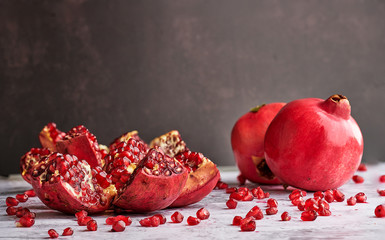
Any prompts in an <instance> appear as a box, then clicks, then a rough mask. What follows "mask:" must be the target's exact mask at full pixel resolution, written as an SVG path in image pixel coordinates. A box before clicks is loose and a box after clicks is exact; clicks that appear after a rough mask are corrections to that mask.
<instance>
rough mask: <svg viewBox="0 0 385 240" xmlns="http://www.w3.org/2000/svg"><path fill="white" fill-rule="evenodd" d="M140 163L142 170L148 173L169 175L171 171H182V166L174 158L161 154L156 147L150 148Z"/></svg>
mask: <svg viewBox="0 0 385 240" xmlns="http://www.w3.org/2000/svg"><path fill="white" fill-rule="evenodd" d="M140 164H141V167H142V168H143V171H144V172H145V173H146V174H149V175H155V176H159V175H164V176H171V175H172V174H173V173H174V174H180V173H182V172H183V166H182V165H181V164H180V163H179V162H178V161H177V160H175V158H171V157H169V156H167V155H166V154H163V152H162V150H160V148H158V147H155V148H151V149H150V150H149V151H148V153H147V155H146V156H145V158H144V160H143V161H142V162H141V163H140Z"/></svg>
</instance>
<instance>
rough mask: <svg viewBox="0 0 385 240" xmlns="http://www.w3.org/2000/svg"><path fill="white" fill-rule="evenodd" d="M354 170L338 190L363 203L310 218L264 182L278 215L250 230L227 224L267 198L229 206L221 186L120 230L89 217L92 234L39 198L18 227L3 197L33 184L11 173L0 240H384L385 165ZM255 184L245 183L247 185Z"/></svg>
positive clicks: (232, 179) (0, 188) (226, 173)
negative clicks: (377, 212) (200, 217)
mask: <svg viewBox="0 0 385 240" xmlns="http://www.w3.org/2000/svg"><path fill="white" fill-rule="evenodd" d="M221 174H222V180H223V181H224V182H226V183H228V184H229V185H230V186H237V181H236V176H237V175H238V171H237V170H236V169H235V168H232V169H228V168H221ZM357 174H359V175H361V176H363V177H364V179H365V182H364V183H362V184H355V183H354V182H353V181H349V182H348V183H346V184H345V185H344V186H342V187H341V188H340V190H341V191H342V192H343V193H344V194H345V196H346V198H345V199H347V198H349V197H350V196H354V195H355V194H357V193H358V192H364V193H365V194H366V195H367V197H368V200H367V203H357V204H356V205H355V206H348V205H347V204H346V200H345V201H344V202H333V203H331V204H330V210H331V212H332V215H331V216H328V217H318V218H317V219H316V220H315V221H312V222H303V221H301V220H300V213H301V212H300V211H299V210H298V209H297V207H295V206H293V205H292V204H291V203H290V201H289V199H288V195H289V193H290V192H291V190H292V189H291V188H289V189H287V190H284V189H283V187H282V186H262V188H263V189H264V190H265V191H268V192H270V197H272V198H275V199H276V200H277V201H278V204H279V205H278V210H279V212H278V214H276V215H270V216H268V215H265V217H264V218H263V219H262V220H259V221H256V225H257V228H256V231H254V232H240V228H239V227H237V226H232V225H231V223H232V220H233V217H234V216H236V215H240V216H245V215H246V213H247V212H248V211H249V210H250V209H251V208H252V207H253V206H255V205H258V206H259V207H260V208H261V209H262V210H263V211H265V209H266V200H267V199H263V200H256V199H255V200H253V201H250V202H239V204H238V206H237V208H236V209H228V208H227V207H226V205H225V202H226V201H227V199H228V194H226V193H225V191H224V190H213V191H212V192H211V194H210V195H209V196H207V197H206V198H205V199H203V200H202V201H200V202H199V203H196V204H193V205H190V206H188V207H184V208H179V209H165V210H161V211H157V212H154V213H149V214H128V215H129V216H130V217H131V218H132V220H133V222H132V224H131V226H128V227H127V228H126V230H125V231H124V232H119V233H117V232H111V231H110V230H111V226H109V225H106V224H105V220H106V218H107V217H109V216H112V215H113V214H112V213H105V214H101V215H96V216H93V218H94V219H95V220H96V221H97V222H98V230H97V231H96V232H90V231H88V230H87V229H86V227H85V226H78V225H77V222H76V221H75V217H74V216H69V215H65V214H62V213H60V212H57V211H54V210H51V209H48V208H47V207H46V206H45V205H43V204H42V203H41V201H40V200H39V199H38V198H37V197H35V198H30V199H29V200H28V201H27V202H26V203H20V204H19V206H23V207H28V208H29V209H30V210H31V211H33V212H36V214H37V217H36V220H35V225H34V226H32V227H31V228H18V227H16V226H15V220H16V217H15V216H8V215H6V212H5V210H6V205H5V199H6V197H8V196H13V197H14V196H15V195H16V194H17V193H22V192H24V191H25V190H28V189H30V188H31V187H30V186H29V185H28V184H27V183H26V182H24V181H23V180H22V179H21V177H19V176H11V177H9V178H3V179H0V239H47V238H48V233H47V231H48V229H51V228H54V229H55V230H57V232H58V233H59V234H61V233H62V231H63V229H64V228H66V227H72V228H73V229H74V235H73V236H67V237H62V236H60V239H116V238H119V239H129V238H135V239H178V238H181V239H203V238H205V239H251V238H258V239H324V238H328V239H383V238H384V236H385V218H376V217H375V216H374V209H375V207H376V206H377V205H379V204H385V197H381V196H380V195H379V194H378V193H377V189H385V183H380V182H379V181H378V178H379V176H380V175H382V174H385V163H381V164H377V165H369V166H368V171H365V172H357ZM256 186H257V185H255V184H247V187H249V188H254V187H256ZM309 196H312V193H311V192H309V193H308V195H307V197H305V199H306V198H308V197H309ZM202 207H205V208H206V209H208V210H209V211H210V213H211V216H210V218H209V219H208V220H204V221H202V222H201V223H200V224H199V225H196V226H188V225H187V223H186V219H187V217H188V216H195V213H196V211H197V210H198V209H199V208H202ZM176 210H178V211H180V212H181V213H182V214H183V215H184V216H185V218H184V220H183V222H182V223H179V224H175V223H171V222H170V216H171V214H172V213H174V212H175V211H176ZM284 211H288V212H289V214H290V215H291V217H292V219H291V221H289V222H283V221H281V220H280V216H281V213H282V212H284ZM155 213H162V214H164V215H165V216H166V218H167V220H168V222H167V223H166V224H165V225H161V226H159V227H156V228H145V227H141V226H140V224H139V220H140V219H142V218H144V217H147V216H152V215H153V214H155Z"/></svg>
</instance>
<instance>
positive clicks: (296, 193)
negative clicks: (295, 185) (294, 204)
mask: <svg viewBox="0 0 385 240" xmlns="http://www.w3.org/2000/svg"><path fill="white" fill-rule="evenodd" d="M299 197H303V196H302V192H301V190H299V189H294V190H293V191H292V192H291V193H290V194H289V199H290V200H291V201H293V200H294V199H296V198H299Z"/></svg>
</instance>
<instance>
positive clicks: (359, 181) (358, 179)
mask: <svg viewBox="0 0 385 240" xmlns="http://www.w3.org/2000/svg"><path fill="white" fill-rule="evenodd" d="M352 179H353V181H354V182H355V183H363V182H364V178H363V177H361V176H359V175H354V176H353V177H352Z"/></svg>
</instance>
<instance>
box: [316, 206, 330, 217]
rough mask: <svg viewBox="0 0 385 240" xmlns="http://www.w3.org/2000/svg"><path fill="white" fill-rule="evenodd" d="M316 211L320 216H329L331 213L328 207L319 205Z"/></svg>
mask: <svg viewBox="0 0 385 240" xmlns="http://www.w3.org/2000/svg"><path fill="white" fill-rule="evenodd" d="M317 213H318V215H320V216H330V215H332V212H331V211H330V210H329V209H328V208H325V207H320V208H319V209H318V211H317Z"/></svg>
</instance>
